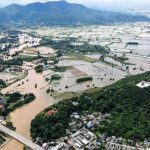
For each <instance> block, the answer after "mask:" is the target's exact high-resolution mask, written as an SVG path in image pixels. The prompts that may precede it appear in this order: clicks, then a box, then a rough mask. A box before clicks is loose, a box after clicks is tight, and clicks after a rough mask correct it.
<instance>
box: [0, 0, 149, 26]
mask: <svg viewBox="0 0 150 150" xmlns="http://www.w3.org/2000/svg"><path fill="white" fill-rule="evenodd" d="M135 21H149V19H148V18H146V17H144V16H140V15H131V14H127V13H119V12H111V11H100V10H96V9H91V8H88V7H85V6H84V5H81V4H74V3H68V2H67V1H64V0H62V1H51V2H46V3H39V2H36V3H31V4H27V5H18V4H11V5H9V6H7V7H4V8H1V9H0V23H22V24H31V25H91V24H109V23H116V22H135Z"/></svg>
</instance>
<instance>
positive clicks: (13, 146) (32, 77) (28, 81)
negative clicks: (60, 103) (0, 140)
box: [2, 70, 54, 150]
mask: <svg viewBox="0 0 150 150" xmlns="http://www.w3.org/2000/svg"><path fill="white" fill-rule="evenodd" d="M22 83H23V84H22ZM18 84H21V85H20V86H18ZM35 84H37V88H35ZM46 86H47V83H46V81H45V79H44V77H43V75H42V74H36V72H35V71H34V70H29V71H28V75H27V77H26V78H25V79H22V80H21V81H18V82H16V83H14V84H12V85H10V86H9V87H7V88H5V89H3V90H2V93H7V92H15V91H18V92H20V93H23V94H24V93H34V94H35V96H36V99H35V100H34V101H33V102H31V103H29V104H27V105H24V106H23V107H21V108H19V109H17V110H15V111H13V112H12V113H10V118H11V121H12V122H13V124H14V126H15V127H16V132H18V133H20V134H21V135H23V136H24V137H26V138H28V139H31V136H30V124H31V121H32V119H33V118H34V117H35V116H36V115H37V114H38V113H39V112H41V111H42V110H44V109H45V108H47V107H48V106H50V105H52V104H53V102H54V100H53V98H52V97H50V96H49V95H48V94H47V93H46V88H45V87H46ZM22 149H23V145H22V144H20V143H19V142H17V141H16V140H14V139H12V140H11V141H10V142H8V143H7V144H6V145H5V146H4V147H3V148H2V150H22Z"/></svg>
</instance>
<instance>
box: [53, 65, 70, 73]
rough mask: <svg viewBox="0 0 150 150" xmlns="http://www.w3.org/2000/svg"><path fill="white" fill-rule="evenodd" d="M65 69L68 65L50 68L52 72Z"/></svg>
mask: <svg viewBox="0 0 150 150" xmlns="http://www.w3.org/2000/svg"><path fill="white" fill-rule="evenodd" d="M67 69H69V67H68V66H62V67H55V68H51V70H52V71H54V72H65V71H66V70H67Z"/></svg>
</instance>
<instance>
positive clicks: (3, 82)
mask: <svg viewBox="0 0 150 150" xmlns="http://www.w3.org/2000/svg"><path fill="white" fill-rule="evenodd" d="M4 87H6V83H5V81H3V80H2V79H0V89H1V88H4Z"/></svg>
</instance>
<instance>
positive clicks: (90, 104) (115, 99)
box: [31, 72, 150, 141]
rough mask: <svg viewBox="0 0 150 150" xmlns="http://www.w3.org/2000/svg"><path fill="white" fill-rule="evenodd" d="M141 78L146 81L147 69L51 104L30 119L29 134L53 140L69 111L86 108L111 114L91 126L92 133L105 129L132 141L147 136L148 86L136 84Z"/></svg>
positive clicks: (149, 118) (149, 74) (64, 126)
mask: <svg viewBox="0 0 150 150" xmlns="http://www.w3.org/2000/svg"><path fill="white" fill-rule="evenodd" d="M142 80H146V81H150V72H146V73H144V74H141V75H136V76H131V77H128V78H125V79H122V80H120V81H118V82H117V83H115V84H113V85H111V86H108V87H105V88H103V89H99V90H98V92H94V93H92V94H89V93H84V94H82V95H81V96H79V97H77V98H72V99H69V100H65V101H61V102H59V103H58V104H55V105H54V106H52V107H50V108H48V109H46V110H45V111H43V112H42V113H40V114H39V115H37V116H36V118H35V119H34V120H33V121H32V124H31V134H32V137H33V138H35V137H41V138H42V139H44V140H54V139H56V138H60V137H62V136H65V135H66V130H65V129H68V128H69V122H70V120H71V119H70V114H72V113H73V112H78V113H79V114H84V113H85V112H87V111H88V112H90V113H93V112H102V113H103V114H105V113H110V114H111V121H109V122H105V121H104V122H103V123H102V124H100V125H98V126H96V127H95V128H94V130H93V131H94V132H95V133H97V132H98V133H107V134H108V135H115V136H118V137H124V138H126V139H132V140H135V141H137V140H139V141H143V140H144V139H145V138H150V134H149V133H150V111H149V110H150V87H148V88H144V89H141V88H139V87H137V86H136V84H137V83H139V82H141V81H142ZM72 102H78V104H79V105H77V106H75V105H73V104H72ZM52 108H53V109H55V110H57V112H56V113H55V114H54V115H52V116H47V115H45V114H46V112H48V110H50V109H52ZM39 122H40V124H39Z"/></svg>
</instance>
